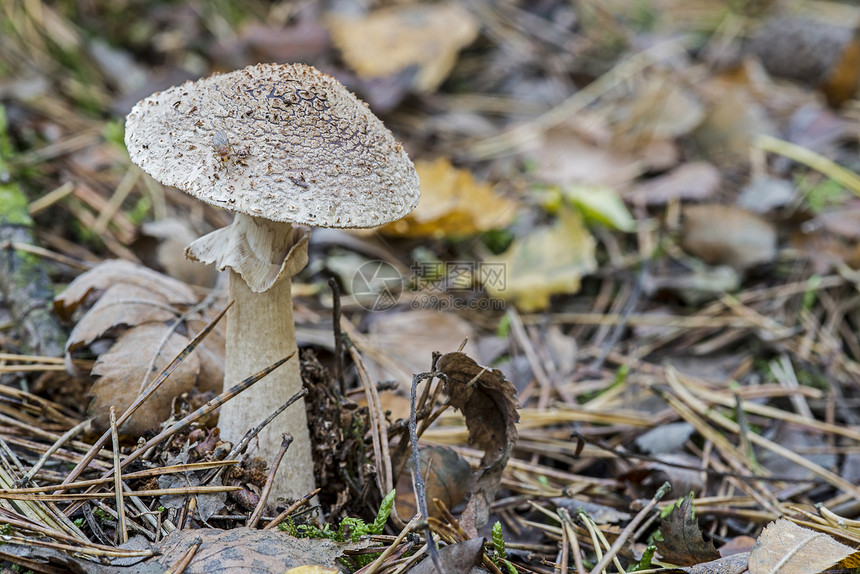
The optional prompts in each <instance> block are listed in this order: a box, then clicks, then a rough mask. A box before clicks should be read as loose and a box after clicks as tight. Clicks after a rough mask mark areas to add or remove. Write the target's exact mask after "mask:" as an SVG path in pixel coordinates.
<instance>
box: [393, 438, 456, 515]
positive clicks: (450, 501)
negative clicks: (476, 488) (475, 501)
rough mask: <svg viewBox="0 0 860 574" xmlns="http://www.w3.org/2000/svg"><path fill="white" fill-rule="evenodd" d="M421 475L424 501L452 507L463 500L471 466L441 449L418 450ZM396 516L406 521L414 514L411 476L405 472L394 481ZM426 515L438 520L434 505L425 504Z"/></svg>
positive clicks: (450, 452) (453, 453)
mask: <svg viewBox="0 0 860 574" xmlns="http://www.w3.org/2000/svg"><path fill="white" fill-rule="evenodd" d="M419 457H420V461H421V476H423V477H424V489H425V495H426V497H427V500H428V501H432V500H433V499H434V498H438V499H439V500H441V501H442V502H443V503H444V504H445V506H446V507H447V508H454V507H455V506H457V505H458V504H460V502H461V501H462V500H463V498H465V496H466V492H468V490H469V484H470V482H471V479H472V467H471V466H469V463H468V462H466V461H465V460H464V459H463V458H462V457H461V456H460V455H458V454H457V453H456V452H454V451H453V450H451V449H450V448H445V447H443V446H427V447H421V450H420V451H419ZM396 501H397V513H398V514H399V515H400V516H401V517H404V519H405V518H407V517H410V516H413V515H414V514H415V512H416V504H415V492H414V491H413V489H412V475H411V472H410V469H406V470H405V471H404V472H403V474H401V475H400V479H399V480H398V481H397V498H396ZM427 506H428V512H429V513H430V516H436V517H439V510H438V509H437V507H436V505H434V504H428V505H427Z"/></svg>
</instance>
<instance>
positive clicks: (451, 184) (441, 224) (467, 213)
mask: <svg viewBox="0 0 860 574" xmlns="http://www.w3.org/2000/svg"><path fill="white" fill-rule="evenodd" d="M415 170H416V171H417V172H418V179H419V180H420V181H421V199H420V200H419V202H418V207H417V208H415V210H414V211H413V212H412V213H410V214H409V215H407V216H406V217H404V218H403V219H401V220H399V221H395V222H394V223H390V224H388V225H386V226H384V227H383V228H382V233H385V234H388V235H400V236H406V237H424V236H435V237H445V236H448V235H458V236H462V235H471V234H474V233H479V232H481V231H486V230H487V229H498V228H501V227H505V226H506V225H507V224H508V223H510V222H511V220H512V219H513V217H514V215H515V214H516V203H515V202H513V201H511V200H509V199H506V198H504V197H501V196H499V195H496V194H495V193H494V192H493V186H492V185H490V184H488V183H484V182H477V181H475V178H474V177H472V174H471V173H470V172H469V171H467V170H464V169H457V168H456V167H454V166H453V165H451V162H450V161H449V160H448V159H446V158H439V159H437V160H435V161H432V162H429V161H420V160H419V161H416V162H415Z"/></svg>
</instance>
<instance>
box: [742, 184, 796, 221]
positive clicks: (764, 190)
mask: <svg viewBox="0 0 860 574" xmlns="http://www.w3.org/2000/svg"><path fill="white" fill-rule="evenodd" d="M794 193H795V190H794V185H792V184H791V182H788V181H786V180H784V179H779V178H776V177H770V176H767V175H758V176H753V178H752V181H750V182H749V183H748V184H747V185H745V186H744V188H743V189H742V190H741V194H740V195H739V196H738V201H737V206H738V207H742V208H744V209H747V210H749V211H752V212H754V213H767V212H768V211H770V210H771V209H775V208H777V207H782V206H784V205H787V204H788V202H789V201H791V199H792V198H793V197H794Z"/></svg>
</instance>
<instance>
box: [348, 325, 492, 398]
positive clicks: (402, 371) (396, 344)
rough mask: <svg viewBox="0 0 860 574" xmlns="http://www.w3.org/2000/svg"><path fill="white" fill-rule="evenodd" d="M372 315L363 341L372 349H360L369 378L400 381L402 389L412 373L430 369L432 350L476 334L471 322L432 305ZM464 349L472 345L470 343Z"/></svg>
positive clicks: (457, 343) (455, 344) (441, 349)
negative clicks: (414, 309) (436, 309)
mask: <svg viewBox="0 0 860 574" xmlns="http://www.w3.org/2000/svg"><path fill="white" fill-rule="evenodd" d="M371 319H372V322H371V323H370V326H369V327H368V333H367V337H366V343H367V344H368V345H371V346H372V350H373V351H375V352H370V353H368V352H367V349H362V350H363V351H364V355H365V356H366V361H365V364H366V366H367V370H368V372H369V374H370V378H371V380H373V381H385V380H395V381H400V382H401V383H402V384H403V389H404V390H405V389H408V388H409V384H410V383H411V381H412V375H413V374H414V373H424V372H427V371H429V370H430V368H431V367H432V364H431V357H432V356H433V353H434V352H440V353H445V352H448V351H451V350H454V349H458V348H459V347H460V345H461V344H462V343H463V341H464V340H466V339H469V340H471V339H472V338H473V335H474V334H475V330H474V328H473V327H472V325H471V324H470V323H469V322H468V321H466V320H465V319H463V318H461V317H460V316H459V315H456V314H454V313H445V312H439V311H435V310H431V309H422V310H418V311H407V312H404V313H386V314H382V313H376V314H374V316H373V317H372V318H371ZM465 349H466V350H469V349H471V343H467V346H466V347H465Z"/></svg>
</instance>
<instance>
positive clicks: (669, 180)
mask: <svg viewBox="0 0 860 574" xmlns="http://www.w3.org/2000/svg"><path fill="white" fill-rule="evenodd" d="M722 183H723V177H722V174H720V170H718V169H717V168H716V167H715V166H714V165H713V164H710V163H708V162H704V161H693V162H690V163H685V164H683V165H681V166H679V167H678V168H676V169H674V170H672V171H670V172H669V173H667V174H664V175H661V176H658V177H655V178H652V179H649V180H646V181H644V182H642V183H640V184H638V185H637V186H636V187H634V188H633V190H632V191H630V192H629V193H627V194H626V195H625V197H626V198H627V199H628V200H630V201H632V202H634V203H641V204H644V205H662V204H665V203H668V202H670V201H672V200H675V199H707V198H709V197H711V196H713V195H714V194H715V193H716V192H717V191H718V190H719V188H720V186H721V185H722Z"/></svg>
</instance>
